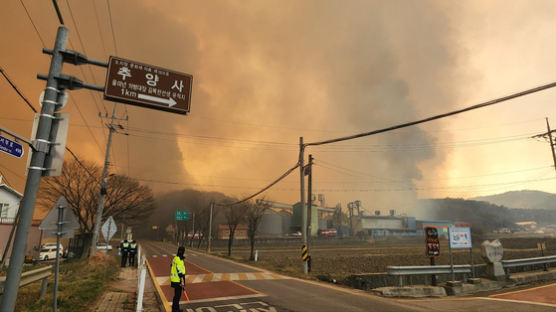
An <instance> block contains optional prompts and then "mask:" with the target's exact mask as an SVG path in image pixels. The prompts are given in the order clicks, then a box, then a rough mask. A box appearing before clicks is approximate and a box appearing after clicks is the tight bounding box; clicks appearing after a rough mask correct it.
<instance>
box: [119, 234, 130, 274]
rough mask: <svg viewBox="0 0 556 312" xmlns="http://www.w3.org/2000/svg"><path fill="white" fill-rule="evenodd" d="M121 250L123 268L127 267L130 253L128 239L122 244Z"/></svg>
mask: <svg viewBox="0 0 556 312" xmlns="http://www.w3.org/2000/svg"><path fill="white" fill-rule="evenodd" d="M120 252H121V253H122V268H125V263H126V262H127V255H128V254H129V242H128V241H127V239H126V240H124V241H123V242H122V243H121V244H120Z"/></svg>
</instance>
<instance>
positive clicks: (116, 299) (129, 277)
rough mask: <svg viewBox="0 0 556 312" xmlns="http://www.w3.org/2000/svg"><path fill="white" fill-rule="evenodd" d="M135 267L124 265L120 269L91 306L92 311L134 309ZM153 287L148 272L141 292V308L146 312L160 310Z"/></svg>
mask: <svg viewBox="0 0 556 312" xmlns="http://www.w3.org/2000/svg"><path fill="white" fill-rule="evenodd" d="M137 285H138V281H137V268H130V267H125V268H122V269H121V270H120V274H119V276H118V280H116V281H113V282H111V283H110V285H109V286H108V289H107V290H106V291H105V292H104V294H102V296H101V297H100V299H99V300H98V301H97V302H96V304H95V305H94V306H93V307H92V308H91V310H90V311H94V312H112V311H114V312H123V311H126V312H128V311H135V309H136V307H137ZM155 291H156V290H155V288H154V286H153V281H152V279H151V276H150V274H149V272H148V271H147V274H146V278H145V292H144V294H143V310H142V311H146V312H161V311H163V310H160V307H159V303H158V300H157V299H156V295H155Z"/></svg>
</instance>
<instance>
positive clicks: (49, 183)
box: [39, 160, 153, 234]
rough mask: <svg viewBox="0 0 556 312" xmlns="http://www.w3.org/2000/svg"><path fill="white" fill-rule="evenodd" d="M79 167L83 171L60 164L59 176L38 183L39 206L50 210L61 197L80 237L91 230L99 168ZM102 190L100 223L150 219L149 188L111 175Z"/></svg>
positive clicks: (72, 164)
mask: <svg viewBox="0 0 556 312" xmlns="http://www.w3.org/2000/svg"><path fill="white" fill-rule="evenodd" d="M82 163H83V166H84V167H85V168H87V170H85V169H84V168H83V167H82V166H81V165H80V164H79V163H77V162H76V161H75V160H71V161H66V162H65V163H64V167H63V169H62V174H61V175H60V176H57V177H46V178H44V179H41V187H40V189H39V198H40V199H39V205H40V206H41V207H42V208H43V209H50V207H51V206H52V205H53V204H54V203H55V202H56V200H58V198H59V197H60V196H64V197H65V198H66V199H67V201H68V204H69V205H70V207H71V208H72V210H73V212H74V214H75V216H76V218H77V220H78V222H79V225H80V231H81V233H82V234H87V233H91V232H92V231H93V227H94V219H95V214H96V211H97V205H98V196H99V193H100V184H99V181H100V178H101V168H100V167H99V166H96V165H95V164H93V163H90V162H82ZM87 171H88V172H90V173H91V175H92V176H91V175H89V173H88V172H87ZM106 189H107V194H106V197H105V208H104V212H103V215H102V218H103V219H106V218H107V217H108V216H113V217H114V218H115V219H116V220H118V221H120V222H122V221H123V222H125V223H126V224H128V225H133V224H137V223H138V222H140V221H141V220H143V219H145V218H146V217H148V216H149V215H150V213H151V211H152V208H153V195H152V191H151V189H150V188H149V187H147V186H144V185H140V184H139V182H138V181H137V180H135V179H133V178H130V177H126V176H120V175H115V174H111V175H109V177H108V181H107V187H106ZM124 220H125V221H124Z"/></svg>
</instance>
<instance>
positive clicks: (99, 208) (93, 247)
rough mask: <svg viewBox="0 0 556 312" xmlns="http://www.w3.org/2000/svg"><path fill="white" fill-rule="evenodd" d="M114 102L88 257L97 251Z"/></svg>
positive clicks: (112, 126) (114, 114)
mask: <svg viewBox="0 0 556 312" xmlns="http://www.w3.org/2000/svg"><path fill="white" fill-rule="evenodd" d="M116 105H117V104H116V103H114V109H113V110H112V118H111V120H110V128H109V131H108V143H107V144H106V154H105V156H104V168H102V178H101V179H100V196H99V197H98V206H97V213H96V216H95V227H94V229H93V239H92V241H91V251H90V254H89V257H92V256H93V254H94V253H95V252H96V251H97V242H98V232H99V230H100V222H101V220H102V213H103V211H104V196H105V195H106V171H108V157H109V156H110V145H111V144H112V133H114V119H115V118H116Z"/></svg>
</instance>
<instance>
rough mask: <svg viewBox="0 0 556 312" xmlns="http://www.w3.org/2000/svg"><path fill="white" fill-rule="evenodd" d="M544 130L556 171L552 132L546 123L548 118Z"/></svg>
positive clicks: (555, 153) (555, 154)
mask: <svg viewBox="0 0 556 312" xmlns="http://www.w3.org/2000/svg"><path fill="white" fill-rule="evenodd" d="M546 128H547V129H548V132H547V134H548V138H549V142H550V151H552V159H553V160H554V170H556V152H554V142H553V141H552V132H551V131H550V124H549V123H548V117H546Z"/></svg>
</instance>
